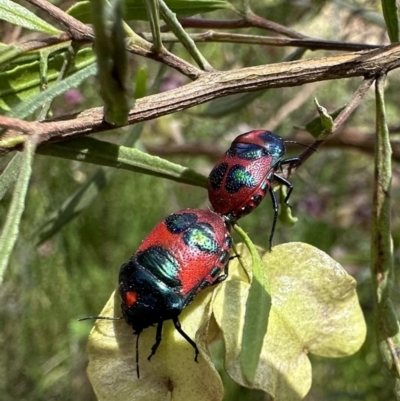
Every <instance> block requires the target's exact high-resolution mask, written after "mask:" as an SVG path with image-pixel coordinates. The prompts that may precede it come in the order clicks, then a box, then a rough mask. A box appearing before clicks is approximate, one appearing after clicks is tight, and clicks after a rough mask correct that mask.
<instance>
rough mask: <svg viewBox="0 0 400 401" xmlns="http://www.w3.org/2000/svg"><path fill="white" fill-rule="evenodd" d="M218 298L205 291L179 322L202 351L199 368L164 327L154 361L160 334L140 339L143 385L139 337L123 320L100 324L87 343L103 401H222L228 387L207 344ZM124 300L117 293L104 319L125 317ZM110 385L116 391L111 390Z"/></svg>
mask: <svg viewBox="0 0 400 401" xmlns="http://www.w3.org/2000/svg"><path fill="white" fill-rule="evenodd" d="M212 296H213V292H212V290H211V289H208V290H205V291H203V292H202V293H200V294H199V295H197V296H196V298H195V299H194V301H193V302H192V303H191V304H190V305H189V306H188V307H187V308H185V309H184V310H183V312H182V314H181V315H180V316H179V320H180V322H181V324H182V328H183V330H184V331H185V333H187V334H188V336H189V337H190V338H193V339H195V341H196V344H197V346H198V348H199V350H200V355H199V358H198V360H199V361H198V363H196V362H195V361H194V352H193V348H192V347H191V346H190V344H189V343H188V342H187V341H186V340H185V339H184V338H183V337H182V336H181V335H180V334H179V333H178V332H177V330H175V328H174V326H173V324H172V322H171V321H167V322H165V323H164V327H163V333H162V341H161V344H160V346H159V348H158V349H157V353H156V354H155V355H154V356H153V357H152V359H151V361H150V362H149V361H148V360H147V357H148V356H149V355H150V352H151V347H152V346H153V344H154V342H155V337H156V328H155V327H149V328H147V329H145V330H143V332H142V333H141V334H140V339H139V359H140V362H139V363H140V365H139V366H140V379H138V378H137V376H136V355H135V343H136V336H134V335H133V333H132V328H131V327H129V326H128V325H127V324H126V322H125V321H124V320H118V321H114V322H110V321H107V320H98V321H97V322H96V324H95V326H94V327H93V329H92V331H91V332H90V336H89V342H88V347H87V350H88V354H89V355H88V356H89V366H88V376H89V379H90V383H91V384H92V386H93V389H94V391H95V393H96V396H97V399H98V400H99V401H108V400H111V399H113V400H118V401H131V400H133V399H134V400H135V401H148V400H154V401H161V400H165V399H171V400H174V401H199V400H201V401H221V400H222V397H223V387H222V382H221V378H220V376H219V374H218V372H217V371H216V369H215V367H214V365H213V363H212V361H211V358H210V356H209V352H208V349H207V346H206V343H205V340H206V339H207V338H208V331H209V321H210V317H211V306H210V302H211V300H212ZM120 305H121V300H120V297H119V294H118V293H117V292H116V293H115V294H113V295H112V296H111V298H110V300H109V301H108V302H107V304H106V306H105V307H104V309H103V310H102V311H101V312H100V315H101V316H113V317H120V316H121V306H120ZM110 383H112V385H111V386H110Z"/></svg>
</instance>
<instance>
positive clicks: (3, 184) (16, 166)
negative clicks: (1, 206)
mask: <svg viewBox="0 0 400 401" xmlns="http://www.w3.org/2000/svg"><path fill="white" fill-rule="evenodd" d="M22 162H23V157H22V153H20V152H17V153H16V154H15V155H14V157H13V158H12V160H11V161H10V163H8V165H7V167H6V168H5V169H4V171H3V173H2V174H1V176H0V200H1V199H3V197H4V195H5V194H6V193H7V191H8V190H9V189H10V188H11V186H12V185H13V184H14V182H15V181H16V180H17V178H18V175H19V171H20V169H21V164H22Z"/></svg>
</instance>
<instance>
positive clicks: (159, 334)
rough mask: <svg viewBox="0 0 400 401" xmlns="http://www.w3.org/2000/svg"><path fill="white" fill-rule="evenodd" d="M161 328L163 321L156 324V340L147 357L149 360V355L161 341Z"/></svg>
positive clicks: (153, 352)
mask: <svg viewBox="0 0 400 401" xmlns="http://www.w3.org/2000/svg"><path fill="white" fill-rule="evenodd" d="M162 328H163V322H159V323H158V325H157V333H156V342H155V343H154V345H153V346H152V347H151V354H150V355H149V357H148V358H147V359H148V360H149V361H150V359H151V357H152V356H153V355H154V354H155V353H156V351H157V348H158V346H159V345H160V343H161V337H162Z"/></svg>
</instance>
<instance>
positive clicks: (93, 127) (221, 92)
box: [0, 44, 400, 151]
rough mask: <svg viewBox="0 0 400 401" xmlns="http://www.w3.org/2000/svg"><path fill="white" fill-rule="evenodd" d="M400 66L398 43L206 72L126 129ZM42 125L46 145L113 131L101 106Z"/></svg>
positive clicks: (140, 107)
mask: <svg viewBox="0 0 400 401" xmlns="http://www.w3.org/2000/svg"><path fill="white" fill-rule="evenodd" d="M399 66H400V44H393V45H390V46H386V47H384V48H382V49H377V50H370V51H364V52H357V53H348V54H340V55H335V56H331V57H324V58H315V59H307V60H298V61H292V62H285V63H278V64H272V65H262V66H257V67H249V68H242V69H238V70H232V71H223V72H212V73H204V74H203V75H202V76H201V77H200V78H199V79H198V80H197V81H195V82H191V83H189V84H187V85H184V86H182V87H180V88H177V89H174V90H171V91H168V92H163V93H159V94H156V95H152V96H147V97H145V98H142V99H138V100H137V101H136V104H135V107H134V108H133V109H132V110H131V111H130V112H129V116H128V124H135V123H137V122H140V121H146V120H151V119H154V118H157V117H161V116H163V115H167V114H171V113H174V112H177V111H181V110H185V109H188V108H190V107H193V106H196V105H198V104H201V103H205V102H208V101H210V100H214V99H217V98H220V97H224V96H228V95H231V94H236V93H243V92H249V91H256V90H261V89H267V88H280V87H287V86H299V85H304V84H306V83H310V82H317V81H326V80H332V79H343V78H350V77H363V76H370V77H371V76H375V75H376V74H378V73H381V72H383V71H390V70H392V69H394V68H398V67H399ZM40 124H42V129H41V132H42V142H47V141H60V140H65V139H69V138H73V137H76V136H80V135H88V134H92V133H95V132H102V131H106V130H109V129H111V128H113V127H112V126H110V125H109V124H107V123H105V122H104V121H103V109H102V108H101V107H97V108H93V109H89V110H86V111H84V112H82V113H80V114H77V115H72V116H66V117H64V118H63V119H59V120H53V121H43V122H41V123H40ZM13 135H15V133H14V132H13V131H9V132H7V133H6V135H5V136H4V140H0V146H3V147H4V146H5V144H6V143H7V142H4V141H6V139H7V138H9V137H12V136H13ZM8 150H10V148H9V149H8ZM4 151H7V150H4Z"/></svg>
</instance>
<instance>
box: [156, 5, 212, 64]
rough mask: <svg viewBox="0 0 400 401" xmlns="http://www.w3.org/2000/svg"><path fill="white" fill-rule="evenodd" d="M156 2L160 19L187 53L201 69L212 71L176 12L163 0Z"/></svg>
mask: <svg viewBox="0 0 400 401" xmlns="http://www.w3.org/2000/svg"><path fill="white" fill-rule="evenodd" d="M158 4H159V7H160V15H161V17H162V19H163V20H164V21H165V23H166V24H167V25H168V28H169V29H171V31H172V32H173V33H174V35H175V36H176V37H177V38H178V39H179V40H180V42H181V43H182V44H183V46H185V48H186V50H187V51H188V53H189V54H190V55H191V56H192V57H193V60H194V61H195V62H196V63H197V64H198V65H199V67H200V68H201V69H202V70H204V71H212V70H213V68H212V66H211V65H210V64H209V63H208V61H207V60H206V58H205V57H204V56H203V55H202V53H201V52H200V51H199V49H198V48H197V46H196V43H195V41H194V40H193V39H192V38H191V37H190V36H189V34H188V33H187V32H186V31H185V30H184V29H183V27H182V25H181V23H180V22H179V20H178V18H177V16H176V14H175V13H174V12H172V11H171V10H170V9H169V7H168V5H167V4H166V3H165V2H164V1H163V0H158Z"/></svg>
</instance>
